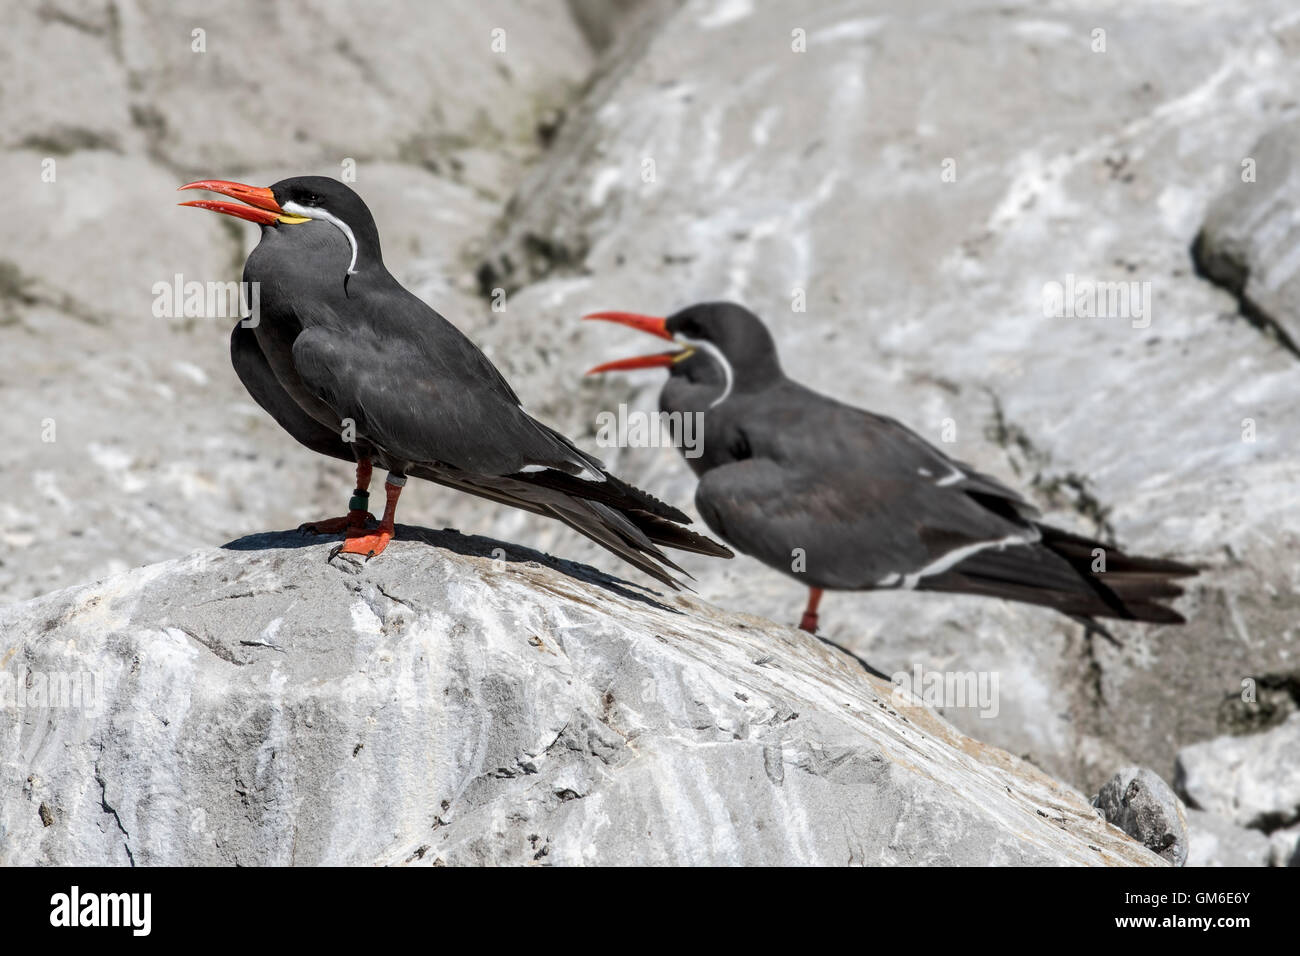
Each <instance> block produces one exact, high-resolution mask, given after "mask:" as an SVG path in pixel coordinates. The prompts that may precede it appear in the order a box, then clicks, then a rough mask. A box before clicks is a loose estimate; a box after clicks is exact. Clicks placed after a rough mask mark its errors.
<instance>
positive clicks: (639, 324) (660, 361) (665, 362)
mask: <svg viewBox="0 0 1300 956" xmlns="http://www.w3.org/2000/svg"><path fill="white" fill-rule="evenodd" d="M583 318H584V319H598V320H600V321H602V322H617V323H618V324H619V325H626V326H628V327H629V328H633V329H638V330H640V331H642V332H645V333H647V334H649V335H655V336H658V337H659V338H661V339H667V340H668V341H669V342H671V341H673V334H672V333H671V332H669V331H668V320H667V319H665V318H661V317H660V316H657V315H639V314H637V313H636V312H593V313H591V314H590V315H584V316H583ZM694 351H695V350H694V349H691V348H685V349H680V350H678V351H676V352H660V353H658V354H656V355H641V356H637V357H636V358H626V359H619V360H617V361H614V362H606V363H605V364H603V365H597V366H596V367H595V368H593V369H589V370H588V371H587V373H586V374H588V375H598V374H600V373H601V372H625V371H630V370H632V369H638V368H668V367H669V366H671V365H673V364H674V363H675V362H680V361H681V360H682V359H684V358H689V357H690V356H691V355H692V354H694Z"/></svg>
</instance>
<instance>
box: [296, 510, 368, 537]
mask: <svg viewBox="0 0 1300 956" xmlns="http://www.w3.org/2000/svg"><path fill="white" fill-rule="evenodd" d="M374 521H375V516H374V515H372V514H371V513H370V512H369V511H349V512H348V513H347V514H345V515H344V516H343V517H342V518H326V519H325V520H324V521H305V522H303V523H302V524H300V525H298V530H299V531H301V532H303V533H304V534H341V533H343V532H345V531H352V530H353V529H360V528H364V527H366V523H367V522H371V523H374Z"/></svg>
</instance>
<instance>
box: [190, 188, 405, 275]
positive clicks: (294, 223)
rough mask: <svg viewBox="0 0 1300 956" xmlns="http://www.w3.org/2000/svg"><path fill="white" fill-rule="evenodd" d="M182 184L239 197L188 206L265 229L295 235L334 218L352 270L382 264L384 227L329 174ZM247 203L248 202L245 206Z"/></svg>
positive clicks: (350, 190)
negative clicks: (259, 182)
mask: <svg viewBox="0 0 1300 956" xmlns="http://www.w3.org/2000/svg"><path fill="white" fill-rule="evenodd" d="M180 188H181V189H206V190H208V191H209V192H215V193H220V194H221V195H223V196H230V197H232V198H234V199H238V200H239V203H232V202H222V201H220V200H216V199H196V200H193V201H191V202H183V203H181V205H182V206H197V207H198V208H200V209H210V210H212V211H213V212H219V213H224V214H225V215H227V216H234V217H236V218H238V219H246V220H247V221H249V222H255V223H257V224H258V225H260V226H262V227H263V228H264V229H270V228H274V229H276V230H279V231H284V232H285V233H286V236H287V237H288V238H290V239H292V238H293V236H294V233H293V230H294V229H295V228H297V227H302V226H304V225H306V224H309V223H328V224H329V225H330V226H331V227H333V228H335V229H337V230H338V231H339V232H340V233H341V234H342V235H343V237H344V238H346V239H347V242H348V245H349V247H350V251H351V261H350V262H349V264H348V269H347V273H348V274H349V275H352V274H355V273H356V272H357V271H358V270H360V269H362V268H364V267H365V266H367V265H369V264H372V263H382V261H383V258H382V255H381V253H380V248H379V230H378V228H377V227H376V226H375V219H374V216H372V215H371V214H370V210H369V209H368V208H367V207H366V204H365V203H364V202H363V201H362V199H361V197H360V196H358V195H357V194H356V193H355V192H354V191H353V190H352V189H350V188H349V187H347V186H345V185H344V184H343V183H341V182H339V181H338V180H337V179H330V178H329V177H328V176H294V177H293V178H291V179H282V180H280V181H279V182H278V183H275V184H274V185H271V186H248V185H245V184H244V183H235V182H230V181H228V180H224V179H204V180H200V181H198V182H193V183H186V184H185V185H184V186H181V187H180ZM240 203H242V204H243V205H240Z"/></svg>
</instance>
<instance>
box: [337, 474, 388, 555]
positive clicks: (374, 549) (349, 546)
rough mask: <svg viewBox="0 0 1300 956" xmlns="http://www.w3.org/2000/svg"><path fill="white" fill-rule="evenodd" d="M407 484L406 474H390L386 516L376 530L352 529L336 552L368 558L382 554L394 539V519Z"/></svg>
mask: <svg viewBox="0 0 1300 956" xmlns="http://www.w3.org/2000/svg"><path fill="white" fill-rule="evenodd" d="M405 485H406V477H405V476H404V475H389V476H388V480H387V481H385V482H384V493H385V495H387V498H388V500H387V502H386V503H385V504H384V516H383V518H381V519H380V521H379V527H378V528H376V529H375V530H374V531H366V530H365V529H364V528H354V529H352V530H351V531H349V532H348V536H347V538H346V539H345V540H344V542H343V543H342V544H341V545H339V546H338V547H337V548H336V549H335V550H334V554H359V555H361V556H363V557H364V558H366V559H367V560H369V559H370V558H373V557H374V556H375V555H377V554H382V553H383V551H384V548H386V547H388V542H390V541H392V540H393V519H394V518H395V517H396V516H397V499H398V498H399V497H400V496H401V494H402V488H403V487H404V486H405ZM333 556H334V555H330V557H333Z"/></svg>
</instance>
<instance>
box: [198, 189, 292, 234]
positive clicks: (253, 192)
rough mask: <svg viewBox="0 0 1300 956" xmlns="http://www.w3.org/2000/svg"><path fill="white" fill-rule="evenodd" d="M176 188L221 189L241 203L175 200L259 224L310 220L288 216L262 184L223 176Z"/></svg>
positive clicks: (219, 190) (225, 194)
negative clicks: (240, 181) (243, 181)
mask: <svg viewBox="0 0 1300 956" xmlns="http://www.w3.org/2000/svg"><path fill="white" fill-rule="evenodd" d="M180 189H206V190H208V192H214V193H221V195H223V196H230V197H232V198H234V199H238V200H239V201H240V202H242V203H245V205H243V206H240V205H237V204H235V203H233V202H222V201H221V200H219V199H195V200H193V201H191V202H183V203H178V205H181V206H196V207H198V208H199V209H211V210H212V211H213V212H220V213H225V214H226V215H227V216H234V217H235V218H236V219H246V220H248V221H249V222H255V223H257V224H258V225H260V226H274V225H276V224H277V223H282V222H283V223H288V224H291V223H298V222H310V220H308V219H304V218H303V217H301V216H291V215H289V214H288V213H287V212H285V211H284V210H283V209H281V208H280V204H279V203H278V202H276V201H275V196H273V195H272V194H271V190H269V189H267V188H266V187H264V186H246V185H244V184H243V183H232V182H229V181H228V180H225V179H200V180H199V181H198V182H194V183H186V184H185V185H184V186H181V187H180ZM178 191H179V190H178Z"/></svg>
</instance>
